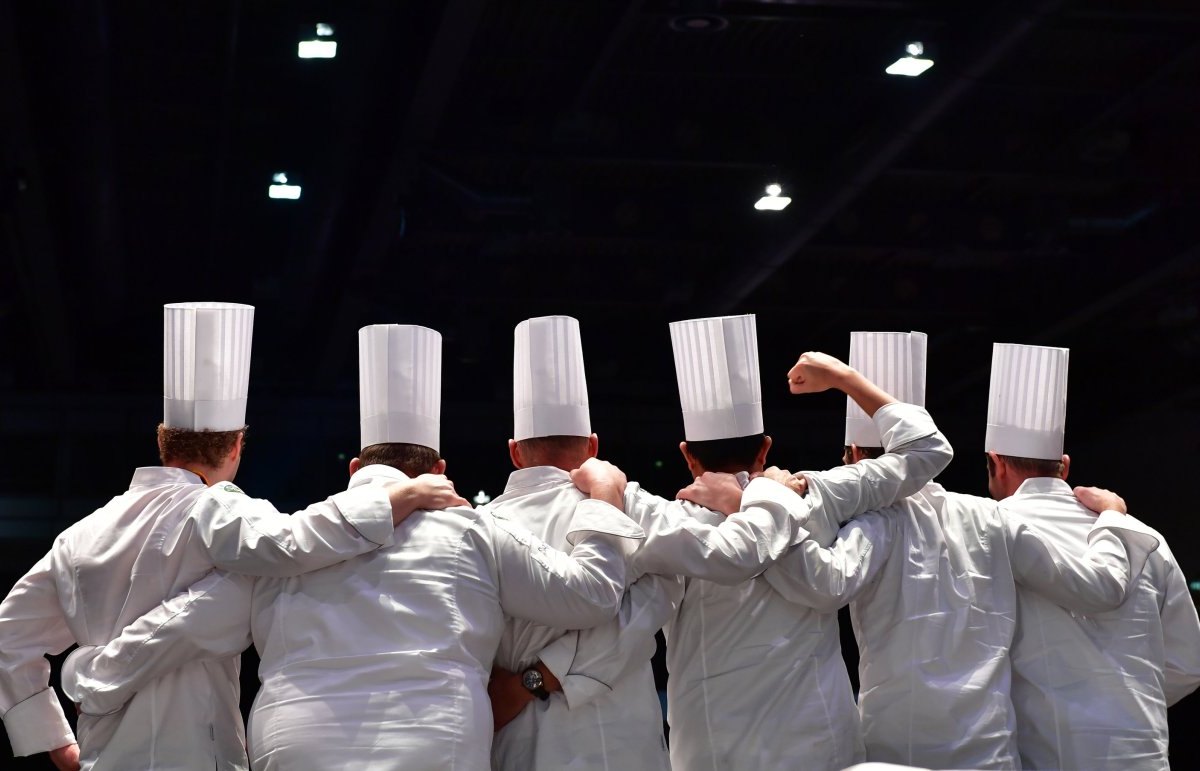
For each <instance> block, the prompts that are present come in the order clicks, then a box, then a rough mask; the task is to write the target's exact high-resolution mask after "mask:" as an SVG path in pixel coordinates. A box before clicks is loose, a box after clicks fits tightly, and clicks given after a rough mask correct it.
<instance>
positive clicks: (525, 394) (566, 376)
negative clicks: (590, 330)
mask: <svg viewBox="0 0 1200 771" xmlns="http://www.w3.org/2000/svg"><path fill="white" fill-rule="evenodd" d="M591 434H592V421H591V415H590V413H589V412H588V395H587V376H586V373H585V372H584V369H583V343H582V341H581V340H580V337H579V322H578V321H576V320H575V319H573V318H571V317H570V316H540V317H538V318H533V319H525V320H524V321H522V322H521V323H520V324H518V325H517V328H516V331H515V332H514V334H513V438H514V439H516V440H517V441H518V442H519V441H521V440H522V439H533V438H535V437H539V436H591Z"/></svg>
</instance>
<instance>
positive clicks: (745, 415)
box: [671, 314, 763, 442]
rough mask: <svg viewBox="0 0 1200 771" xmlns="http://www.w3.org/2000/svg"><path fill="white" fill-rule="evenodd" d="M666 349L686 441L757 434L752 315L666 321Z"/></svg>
mask: <svg viewBox="0 0 1200 771" xmlns="http://www.w3.org/2000/svg"><path fill="white" fill-rule="evenodd" d="M671 349H672V351H673V352H674V354H675V377H676V378H677V380H678V381H679V402H680V405H681V406H682V408H683V434H684V438H685V439H687V440H688V441H689V442H700V441H707V440H710V439H733V438H735V437H739V436H750V435H752V434H761V433H762V431H763V419H762V386H761V384H760V382H759V373H758V335H757V331H756V329H755V324H754V315H753V314H751V315H748V316H719V317H716V318H708V319H690V320H688V321H675V322H672V323H671Z"/></svg>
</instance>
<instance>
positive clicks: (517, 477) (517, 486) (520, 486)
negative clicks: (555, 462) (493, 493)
mask: <svg viewBox="0 0 1200 771" xmlns="http://www.w3.org/2000/svg"><path fill="white" fill-rule="evenodd" d="M562 484H568V485H569V484H571V475H570V474H569V473H568V472H566V471H563V470H562V469H560V468H558V467H557V466H530V467H529V468H519V469H517V470H516V471H514V472H512V473H511V474H509V475H508V484H507V485H505V486H504V493H503V495H500V496H498V497H497V500H499V499H500V498H503V497H504V496H506V495H508V494H509V493H524V492H528V491H529V490H531V489H532V488H535V487H548V486H551V485H562Z"/></svg>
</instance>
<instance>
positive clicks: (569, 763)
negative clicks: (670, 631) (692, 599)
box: [487, 466, 683, 771]
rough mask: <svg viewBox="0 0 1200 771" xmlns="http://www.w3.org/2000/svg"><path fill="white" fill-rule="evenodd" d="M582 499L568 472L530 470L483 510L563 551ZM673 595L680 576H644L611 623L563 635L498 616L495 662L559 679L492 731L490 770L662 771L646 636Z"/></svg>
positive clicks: (559, 628) (674, 600) (630, 503)
mask: <svg viewBox="0 0 1200 771" xmlns="http://www.w3.org/2000/svg"><path fill="white" fill-rule="evenodd" d="M635 489H636V487H634V486H631V487H630V494H629V495H627V496H626V510H627V511H630V512H633V513H634V515H635V516H636V515H637V513H638V508H637V507H638V502H637V498H636V495H634V494H633V491H634V490H635ZM582 499H583V495H582V493H580V492H579V490H578V489H577V488H576V487H575V486H574V485H573V484H571V477H570V475H569V474H568V473H567V472H565V471H562V470H561V469H557V468H554V467H550V466H536V467H532V468H526V469H519V470H517V471H514V472H513V473H512V474H511V475H510V476H509V480H508V485H507V486H506V487H505V490H504V493H503V494H502V495H500V496H498V497H497V498H496V499H495V500H494V501H492V503H491V504H490V505H489V506H488V507H487V510H488V511H491V512H494V513H496V514H499V515H503V516H505V517H507V518H509V519H512V520H513V521H515V522H517V523H519V524H521V525H524V526H525V527H527V528H529V529H530V530H531V531H533V533H534V534H535V535H537V536H539V537H540V538H542V539H543V540H545V541H546V542H547V543H549V544H550V545H551V546H554V547H556V548H563V545H564V544H565V543H566V541H565V534H566V532H567V530H568V529H569V527H570V524H571V523H570V515H571V511H572V509H573V508H574V507H575V505H576V504H577V503H578V502H579V501H580V500H582ZM640 521H643V522H645V519H644V518H643V519H641V520H640ZM646 524H647V525H648V524H649V523H646ZM682 595H683V581H682V579H679V578H675V577H673V576H670V577H668V576H657V575H646V576H642V577H641V578H639V579H638V580H637V581H636V582H635V583H633V585H632V586H630V587H629V590H628V591H627V592H626V593H625V597H624V598H623V599H622V604H621V609H620V611H619V613H618V617H617V618H616V619H613V620H611V621H609V622H607V623H605V624H602V625H600V626H597V627H596V628H594V629H590V630H587V631H583V632H578V631H568V630H569V627H566V626H565V625H563V624H561V623H556V624H555V625H554V626H553V627H546V626H540V625H537V624H534V623H532V622H530V621H524V620H520V619H513V618H509V619H506V623H505V628H504V634H503V636H502V637H501V639H500V648H499V650H498V651H497V653H496V664H497V665H498V666H501V667H504V668H505V669H507V670H509V671H512V672H522V671H524V670H525V669H527V668H528V667H530V666H532V665H533V664H534V663H535V662H537V661H539V660H540V661H541V662H542V663H543V664H545V665H546V666H547V667H548V668H549V669H550V671H551V672H553V673H554V674H555V676H556V677H557V678H558V679H559V681H560V683H561V684H562V692H561V693H554V694H551V696H550V698H549V699H548V700H546V701H541V700H534V701H533V702H532V703H530V704H528V705H526V707H525V708H524V709H523V710H522V711H521V713H520V714H519V715H518V716H517V717H516V718H515V719H514V720H513V721H512V722H510V723H509V724H508V725H506V726H505V727H504V728H502V729H501V730H500V731H499V732H497V733H496V736H495V738H494V740H493V744H492V767H493V768H495V769H509V770H511V771H530V770H531V769H545V770H546V771H551V770H554V771H557V769H561V768H610V769H621V770H622V771H639V769H644V770H645V771H667V769H669V768H670V759H669V757H668V755H667V748H666V741H665V740H664V738H663V732H662V707H661V705H660V704H659V699H658V692H657V691H656V690H655V687H654V673H653V671H652V670H651V667H650V658H651V657H652V656H653V655H654V649H655V642H654V634H655V632H657V631H658V630H659V629H661V628H662V626H663V624H664V623H665V622H666V620H667V619H668V618H670V617H671V616H672V615H673V614H674V612H675V607H676V605H677V604H678V602H679V600H680V598H681V597H682Z"/></svg>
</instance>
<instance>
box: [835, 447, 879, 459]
mask: <svg viewBox="0 0 1200 771" xmlns="http://www.w3.org/2000/svg"><path fill="white" fill-rule="evenodd" d="M858 451H859V452H860V453H862V456H863V457H864V458H878V457H879V456H880V455H883V453H884V450H883V448H882V447H863V446H862V445H861V444H860V445H858ZM842 457H844V458H849V457H850V445H846V446H845V447H844V448H842Z"/></svg>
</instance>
